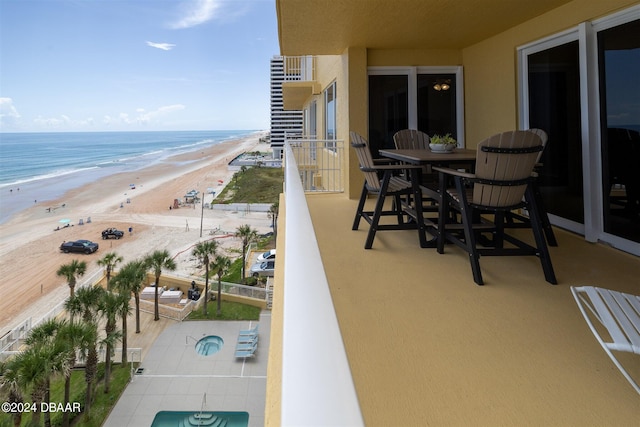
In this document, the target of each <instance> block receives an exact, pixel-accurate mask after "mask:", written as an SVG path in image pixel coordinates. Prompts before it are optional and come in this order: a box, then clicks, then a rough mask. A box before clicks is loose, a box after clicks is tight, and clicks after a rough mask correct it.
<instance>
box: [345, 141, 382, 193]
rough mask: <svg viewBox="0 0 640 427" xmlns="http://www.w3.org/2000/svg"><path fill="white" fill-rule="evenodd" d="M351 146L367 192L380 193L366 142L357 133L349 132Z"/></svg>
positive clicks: (378, 179)
mask: <svg viewBox="0 0 640 427" xmlns="http://www.w3.org/2000/svg"><path fill="white" fill-rule="evenodd" d="M349 135H350V136H351V146H352V147H353V149H354V150H355V152H356V155H357V156H358V163H359V164H360V170H361V171H362V173H364V179H365V181H366V186H367V190H369V191H373V192H379V191H380V188H381V186H380V178H379V177H378V173H377V172H376V169H375V167H374V163H373V158H372V157H371V151H370V150H369V145H368V144H367V140H366V139H364V137H363V136H362V135H360V134H358V133H357V132H353V131H351V132H350V133H349Z"/></svg>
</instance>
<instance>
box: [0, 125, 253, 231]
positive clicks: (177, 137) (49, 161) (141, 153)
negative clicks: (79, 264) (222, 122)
mask: <svg viewBox="0 0 640 427" xmlns="http://www.w3.org/2000/svg"><path fill="white" fill-rule="evenodd" d="M254 132H257V131H253V130H229V131H223V130H216V131H171V132H161V131H158V132H59V133H0V223H4V222H6V221H7V220H8V219H9V218H10V217H11V216H12V215H14V214H15V213H17V212H19V211H21V210H23V209H25V208H27V207H29V206H32V205H33V204H34V202H35V201H45V200H52V199H55V198H58V197H61V196H62V195H63V194H64V193H65V192H67V191H69V190H71V189H74V188H77V187H80V186H82V185H84V184H87V183H89V182H92V181H95V180H97V179H100V178H103V177H105V176H107V175H111V174H114V173H119V172H124V171H133V170H137V169H141V168H143V167H147V166H151V165H153V164H154V163H157V162H159V161H162V160H163V159H165V158H167V157H169V156H173V155H176V154H181V153H185V152H189V151H194V150H198V149H200V148H202V147H208V146H211V145H213V144H217V143H220V142H223V141H226V140H229V139H234V138H238V137H242V136H246V135H250V134H252V133H254Z"/></svg>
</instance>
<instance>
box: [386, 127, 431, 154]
mask: <svg viewBox="0 0 640 427" xmlns="http://www.w3.org/2000/svg"><path fill="white" fill-rule="evenodd" d="M429 141H430V139H429V135H427V134H426V133H424V132H422V131H419V130H416V129H402V130H400V131H398V132H396V133H395V135H393V143H394V144H395V145H396V148H397V149H398V150H402V149H411V150H414V149H427V148H429Z"/></svg>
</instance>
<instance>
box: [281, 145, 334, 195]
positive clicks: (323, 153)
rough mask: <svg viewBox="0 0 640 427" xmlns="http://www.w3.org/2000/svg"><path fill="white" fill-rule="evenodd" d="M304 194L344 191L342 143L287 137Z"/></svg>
mask: <svg viewBox="0 0 640 427" xmlns="http://www.w3.org/2000/svg"><path fill="white" fill-rule="evenodd" d="M285 144H286V145H287V146H289V147H291V152H292V154H293V157H294V159H295V162H296V165H297V166H298V173H299V175H300V179H301V180H302V188H303V189H304V191H305V192H334V193H341V192H343V191H344V141H343V140H341V139H314V138H309V137H304V136H290V135H287V138H286V140H285Z"/></svg>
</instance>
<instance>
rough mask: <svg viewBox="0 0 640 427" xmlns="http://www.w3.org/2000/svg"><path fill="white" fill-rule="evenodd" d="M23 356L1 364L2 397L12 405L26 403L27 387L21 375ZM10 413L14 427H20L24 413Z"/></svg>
mask: <svg viewBox="0 0 640 427" xmlns="http://www.w3.org/2000/svg"><path fill="white" fill-rule="evenodd" d="M22 354H23V353H18V354H17V355H16V356H14V357H12V358H10V359H9V360H7V361H5V362H0V396H2V398H3V399H6V402H9V403H10V404H15V403H23V402H24V394H23V391H24V390H25V386H24V384H23V381H22V380H23V377H22V375H21V373H20V366H21V364H22ZM3 401H4V400H3ZM10 413H11V418H12V419H13V425H14V427H20V424H22V411H14V412H10Z"/></svg>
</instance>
